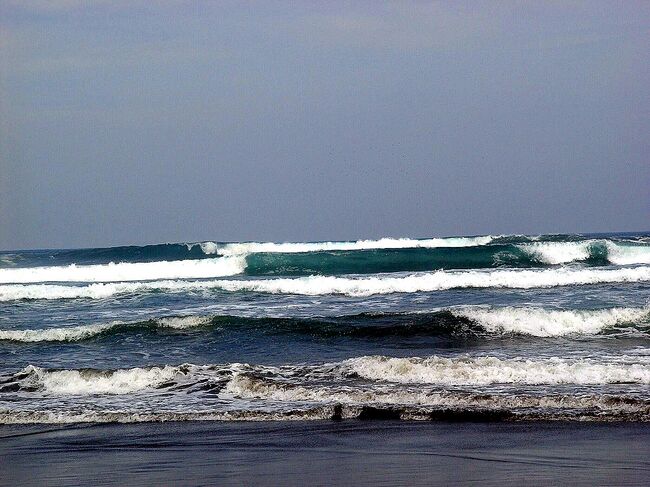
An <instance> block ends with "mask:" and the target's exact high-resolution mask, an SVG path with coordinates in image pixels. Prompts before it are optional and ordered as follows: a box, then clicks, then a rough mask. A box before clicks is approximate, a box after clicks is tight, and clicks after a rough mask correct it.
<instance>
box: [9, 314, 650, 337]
mask: <svg viewBox="0 0 650 487" xmlns="http://www.w3.org/2000/svg"><path fill="white" fill-rule="evenodd" d="M206 327H209V328H210V329H211V330H214V329H215V328H216V329H218V330H219V331H227V330H244V331H246V332H251V331H259V332H262V333H267V334H277V333H294V334H305V335H312V336H318V337H326V338H336V337H350V338H360V339H363V338H379V337H412V336H449V337H455V336H458V337H461V338H465V337H467V336H475V337H478V336H483V335H488V336H498V335H501V334H520V335H530V336H537V337H553V336H569V335H576V336H582V335H595V334H598V333H603V332H612V331H618V332H620V333H622V334H623V335H624V336H628V335H629V334H630V332H634V333H636V335H637V336H639V335H640V334H644V335H645V334H647V333H648V331H650V308H648V307H644V308H608V309H600V310H549V309H543V308H533V307H522V308H515V307H510V306H508V307H487V306H463V307H455V308H449V309H440V310H436V311H431V312H427V313H423V312H418V313H363V314H357V315H348V316H332V317H320V318H284V317H243V316H174V317H164V318H157V319H149V320H146V321H136V322H123V321H116V322H111V323H97V324H88V325H77V326H65V327H55V328H45V329H36V330H34V329H31V330H0V340H6V341H15V342H29V343H33V342H76V341H83V340H89V339H93V338H96V337H100V336H111V335H114V334H117V333H129V332H136V331H143V330H144V331H148V330H151V331H158V330H165V329H168V330H171V331H178V330H190V329H195V328H206ZM607 336H611V335H607Z"/></svg>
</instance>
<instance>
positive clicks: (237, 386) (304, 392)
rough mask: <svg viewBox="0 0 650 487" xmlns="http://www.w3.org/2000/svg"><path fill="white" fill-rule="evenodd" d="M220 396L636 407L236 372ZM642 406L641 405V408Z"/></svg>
mask: <svg viewBox="0 0 650 487" xmlns="http://www.w3.org/2000/svg"><path fill="white" fill-rule="evenodd" d="M222 395H223V396H226V395H230V396H232V397H234V398H241V399H265V400H271V401H281V402H290V403H294V402H315V403H329V404H331V403H341V404H348V405H365V404H387V405H405V406H435V407H445V408H449V407H452V408H467V407H470V408H476V407H480V408H491V409H518V408H598V409H601V410H610V411H612V412H613V411H619V412H623V411H628V412H634V411H637V410H638V409H639V405H638V404H634V403H633V402H632V403H631V404H630V403H625V401H621V402H620V403H616V402H614V401H610V400H608V398H607V397H606V396H602V395H597V396H594V395H584V396H575V395H561V394H553V395H549V396H533V395H527V394H480V393H479V394H472V393H467V392H452V391H444V392H439V391H427V390H425V389H422V388H421V387H420V386H419V385H418V387H417V388H416V389H413V388H406V387H403V386H402V387H399V388H396V387H394V384H390V385H387V386H386V387H381V386H380V385H378V384H375V386H374V387H372V388H367V386H366V388H352V387H349V386H346V387H340V386H309V387H306V386H302V385H293V384H287V383H281V382H277V381H271V380H266V379H260V378H253V377H251V376H249V375H245V374H236V375H235V376H234V377H233V378H232V379H231V380H230V381H229V382H228V384H227V385H226V387H225V388H224V391H223V393H222ZM643 406H644V405H641V408H643Z"/></svg>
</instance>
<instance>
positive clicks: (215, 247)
mask: <svg viewBox="0 0 650 487" xmlns="http://www.w3.org/2000/svg"><path fill="white" fill-rule="evenodd" d="M494 238H496V237H493V236H491V235H485V236H479V237H446V238H428V239H412V238H380V239H378V240H355V241H347V242H285V243H274V242H242V243H224V244H219V243H215V242H202V243H199V244H188V248H190V249H191V248H192V246H193V245H199V246H200V247H201V250H202V251H203V252H204V253H205V254H207V255H211V254H218V255H223V256H234V255H248V254H252V253H283V254H288V253H303V252H322V251H336V250H374V249H406V248H438V247H473V246H477V245H486V244H488V243H490V242H491V241H492V240H494Z"/></svg>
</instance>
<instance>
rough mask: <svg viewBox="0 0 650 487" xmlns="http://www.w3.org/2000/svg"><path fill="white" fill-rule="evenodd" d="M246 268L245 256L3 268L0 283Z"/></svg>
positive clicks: (225, 272)
mask: <svg viewBox="0 0 650 487" xmlns="http://www.w3.org/2000/svg"><path fill="white" fill-rule="evenodd" d="M245 268H246V260H245V259H244V258H243V257H227V258H216V259H200V260H178V261H169V262H168V261H162V262H124V263H119V264H115V263H110V264H98V265H85V266H77V265H75V264H71V265H69V266H64V267H62V266H55V267H25V268H18V269H0V284H7V283H37V282H115V281H146V280H156V279H192V278H210V277H222V276H232V275H235V274H240V273H241V272H243V271H244V269H245Z"/></svg>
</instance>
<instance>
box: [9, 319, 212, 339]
mask: <svg viewBox="0 0 650 487" xmlns="http://www.w3.org/2000/svg"><path fill="white" fill-rule="evenodd" d="M208 323H210V318H209V317H203V316H172V317H165V318H158V319H155V320H154V319H151V320H147V321H137V322H132V323H129V322H124V321H113V322H111V323H95V324H89V325H77V326H64V327H56V328H45V329H40V330H0V340H7V341H14V342H27V343H34V342H78V341H83V340H88V339H91V338H95V337H97V336H101V335H107V334H110V333H117V332H121V331H125V332H128V331H135V330H140V329H152V328H153V329H165V328H168V329H170V330H185V329H188V328H195V327H200V326H205V325H206V324H208Z"/></svg>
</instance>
